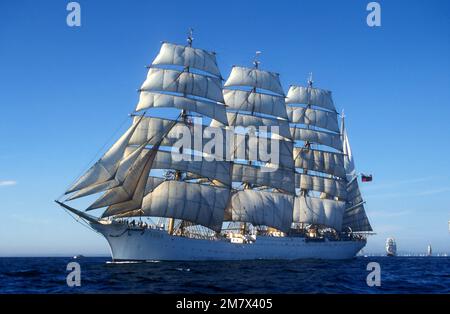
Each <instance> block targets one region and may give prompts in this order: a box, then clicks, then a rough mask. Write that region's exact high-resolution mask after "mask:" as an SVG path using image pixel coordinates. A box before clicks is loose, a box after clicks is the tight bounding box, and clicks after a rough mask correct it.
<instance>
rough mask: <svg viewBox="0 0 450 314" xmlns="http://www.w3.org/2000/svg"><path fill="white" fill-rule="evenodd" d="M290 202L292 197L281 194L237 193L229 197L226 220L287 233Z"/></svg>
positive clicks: (290, 211)
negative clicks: (229, 202)
mask: <svg viewBox="0 0 450 314" xmlns="http://www.w3.org/2000/svg"><path fill="white" fill-rule="evenodd" d="M292 202H293V196H290V195H286V194H282V193H273V192H265V191H256V190H244V191H238V192H237V193H235V194H234V195H233V196H232V197H231V206H230V208H228V209H227V218H228V219H229V220H230V221H241V222H249V223H252V224H253V225H264V226H269V227H273V228H276V229H278V230H281V231H285V232H287V231H289V228H290V226H291V223H292V206H293V204H292Z"/></svg>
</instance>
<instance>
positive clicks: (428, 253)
mask: <svg viewBox="0 0 450 314" xmlns="http://www.w3.org/2000/svg"><path fill="white" fill-rule="evenodd" d="M432 255H433V251H432V249H431V244H428V248H427V256H432Z"/></svg>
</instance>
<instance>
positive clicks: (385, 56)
mask: <svg viewBox="0 0 450 314" xmlns="http://www.w3.org/2000/svg"><path fill="white" fill-rule="evenodd" d="M68 2H69V1H63V0H58V1H40V2H37V1H12V0H9V1H1V2H0V86H1V87H0V214H1V219H0V255H67V254H70V255H71V254H80V253H82V254H95V255H98V254H108V252H109V251H108V246H107V243H106V241H105V240H104V239H103V238H102V237H101V236H99V235H97V234H95V233H94V232H92V231H89V230H87V229H85V228H84V227H82V226H81V225H79V224H77V223H75V222H74V221H73V220H72V219H71V218H70V217H69V216H68V215H67V214H66V213H65V212H64V211H62V210H61V209H60V208H59V207H58V206H56V205H55V204H54V203H53V200H54V199H55V198H57V197H58V196H59V195H60V194H61V193H62V192H63V191H64V190H65V188H66V187H67V186H68V185H69V184H70V183H71V182H72V181H73V180H74V179H75V177H76V176H78V175H80V174H81V172H82V171H83V170H85V169H86V168H87V167H88V165H89V162H91V161H92V159H93V158H94V157H95V156H98V152H99V149H101V148H102V147H103V145H104V144H105V143H109V144H111V141H112V140H113V139H114V138H117V137H118V136H119V135H120V132H121V131H122V130H124V128H125V127H126V126H127V125H128V123H129V120H127V119H128V118H127V114H128V113H130V112H132V111H133V109H134V107H135V105H136V102H137V99H138V94H137V93H136V89H137V88H139V86H140V84H141V83H142V82H143V80H144V78H145V75H146V69H145V68H144V66H145V65H147V64H150V63H151V61H152V59H153V58H154V57H155V55H156V53H157V52H158V49H159V45H160V41H162V40H166V41H172V42H177V43H185V38H186V32H187V29H188V28H189V27H193V28H194V30H195V33H194V37H195V41H194V45H195V46H198V47H202V48H206V49H210V50H214V51H216V52H217V54H218V62H219V65H220V68H221V71H222V74H223V76H225V77H226V76H228V74H229V71H230V68H231V66H232V65H234V64H238V65H250V64H251V61H252V58H253V56H254V53H255V51H256V50H260V51H262V52H263V54H262V55H261V62H262V63H261V67H262V68H264V69H268V70H272V71H276V72H279V73H280V74H281V80H282V83H283V86H284V88H285V90H287V88H288V86H289V84H293V83H297V84H303V83H305V80H306V77H307V75H308V73H309V72H311V71H312V72H314V80H315V85H316V86H318V87H323V88H326V89H330V90H332V91H333V93H334V100H335V103H336V105H337V107H338V110H342V109H345V113H346V116H347V123H346V125H347V128H348V133H349V137H350V142H351V144H352V150H353V154H354V156H355V162H356V167H357V168H358V170H359V171H361V172H367V173H372V174H373V176H374V181H373V182H371V183H363V184H362V189H363V194H364V197H365V199H366V200H367V211H368V215H369V218H370V220H371V223H372V226H373V228H374V231H375V232H376V233H377V235H375V236H372V237H371V238H370V239H369V242H368V245H367V248H366V252H381V251H383V249H384V241H385V239H386V237H388V236H394V237H395V238H396V239H397V245H398V248H399V251H415V252H425V250H426V246H427V244H428V243H431V244H432V246H433V249H434V251H435V252H448V253H450V233H449V231H448V225H447V222H448V220H449V219H450V158H449V156H450V146H449V143H450V2H449V1H445V0H442V1H394V0H390V1H379V2H380V4H381V10H382V12H381V23H382V25H381V27H375V28H371V27H368V26H367V24H366V16H367V14H368V12H367V11H366V5H367V3H368V2H369V1H367V0H366V1H359V0H354V1H350V0H349V1H308V2H307V1H298V0H296V1H282V0H279V1H242V0H240V1H212V0H209V1H79V3H80V4H81V23H82V25H81V27H78V28H77V27H75V28H71V27H68V26H67V25H66V16H67V13H68V12H67V11H66V5H67V3H68Z"/></svg>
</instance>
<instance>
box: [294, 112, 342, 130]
mask: <svg viewBox="0 0 450 314" xmlns="http://www.w3.org/2000/svg"><path fill="white" fill-rule="evenodd" d="M286 109H287V114H288V117H289V122H291V123H298V124H304V125H307V126H314V127H319V128H322V129H327V130H330V131H333V132H337V133H339V126H338V121H337V114H336V113H335V112H331V111H325V110H318V109H311V108H305V107H292V106H287V107H286Z"/></svg>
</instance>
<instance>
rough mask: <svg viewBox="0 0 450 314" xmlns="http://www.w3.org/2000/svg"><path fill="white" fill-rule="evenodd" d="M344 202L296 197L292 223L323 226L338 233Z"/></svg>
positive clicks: (340, 226)
mask: <svg viewBox="0 0 450 314" xmlns="http://www.w3.org/2000/svg"><path fill="white" fill-rule="evenodd" d="M344 210H345V202H339V201H335V200H329V199H321V198H315V197H309V196H297V197H295V202H294V213H293V221H294V222H297V223H307V224H315V225H324V226H327V227H331V228H334V229H336V230H338V231H340V230H341V228H342V216H343V214H344Z"/></svg>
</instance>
